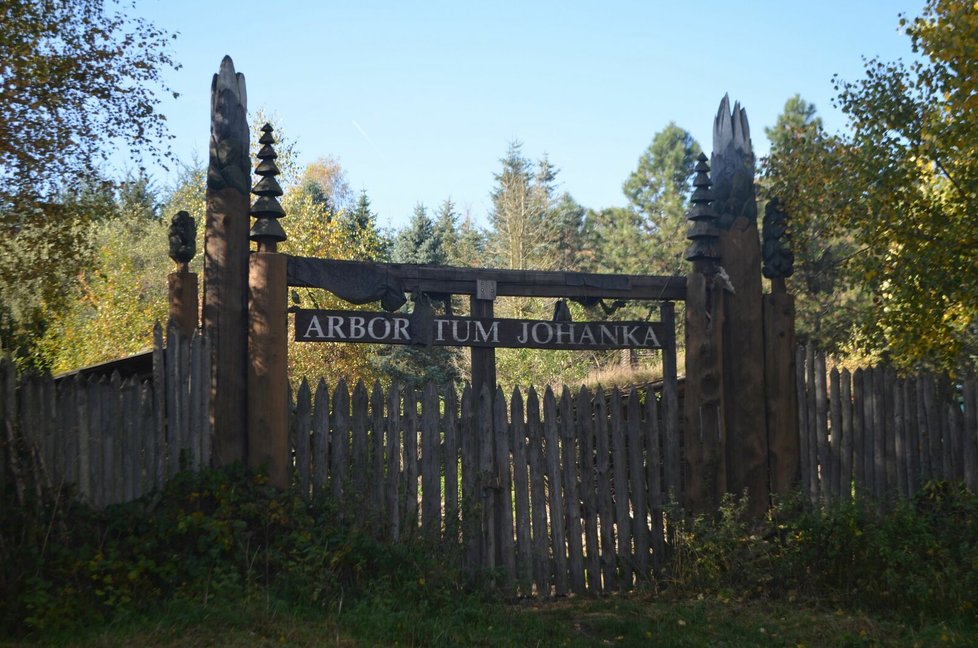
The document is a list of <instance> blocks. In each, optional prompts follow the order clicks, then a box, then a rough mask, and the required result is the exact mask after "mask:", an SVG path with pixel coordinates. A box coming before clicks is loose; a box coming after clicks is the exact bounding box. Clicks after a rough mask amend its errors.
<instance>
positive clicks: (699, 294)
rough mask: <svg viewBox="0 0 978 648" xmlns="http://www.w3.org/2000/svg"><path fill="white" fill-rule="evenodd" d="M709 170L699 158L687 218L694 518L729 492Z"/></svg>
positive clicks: (687, 435) (688, 437) (687, 408)
mask: <svg viewBox="0 0 978 648" xmlns="http://www.w3.org/2000/svg"><path fill="white" fill-rule="evenodd" d="M709 171H710V167H709V165H708V164H707V162H706V156H705V155H703V154H702V153H701V154H700V157H699V160H698V161H697V163H696V177H695V178H694V180H693V187H694V188H695V189H694V191H693V195H692V197H691V199H690V202H691V203H692V206H691V207H690V210H689V214H688V215H687V219H688V220H689V221H690V224H689V232H688V234H687V235H686V238H688V239H690V244H689V247H687V248H686V254H685V257H686V260H687V261H691V262H692V263H693V269H692V272H690V273H689V275H688V276H687V278H686V396H685V400H684V412H683V416H684V423H685V424H684V426H683V429H684V440H685V446H686V455H685V468H686V470H685V472H686V478H685V481H684V489H683V492H684V496H685V497H684V500H683V503H684V505H685V507H686V509H687V510H688V511H689V512H692V513H712V512H714V511H716V506H717V504H718V503H719V501H720V495H721V494H722V493H723V492H724V491H725V490H726V487H727V483H726V482H727V479H726V471H727V467H726V456H725V454H724V441H725V438H726V421H725V418H724V411H725V410H724V393H723V385H722V380H721V375H722V368H723V367H722V365H723V362H722V360H723V356H722V353H723V336H722V333H723V298H724V288H723V285H722V282H720V281H718V276H717V270H718V265H717V264H718V262H719V260H720V248H719V243H718V239H719V231H718V230H717V226H716V220H717V219H716V213H715V212H714V211H713V207H712V206H711V205H712V202H713V192H712V191H711V189H710V185H711V182H710V176H709Z"/></svg>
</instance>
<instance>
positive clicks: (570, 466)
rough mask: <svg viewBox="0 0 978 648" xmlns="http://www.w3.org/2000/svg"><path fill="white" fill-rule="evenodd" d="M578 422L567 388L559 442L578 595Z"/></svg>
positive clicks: (572, 585)
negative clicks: (561, 449) (561, 452)
mask: <svg viewBox="0 0 978 648" xmlns="http://www.w3.org/2000/svg"><path fill="white" fill-rule="evenodd" d="M580 416H581V413H580V412H578V421H576V422H575V417H574V404H573V401H572V399H571V393H570V389H568V388H567V387H564V389H563V390H562V392H561V395H560V440H561V444H562V445H563V459H564V475H563V480H564V511H565V516H566V518H565V519H566V520H567V568H568V570H569V573H570V588H571V591H573V592H574V593H575V594H583V593H584V540H583V537H582V535H581V499H580V493H579V489H578V474H579V472H580V466H581V464H580V460H579V459H578V439H579V438H580V436H579V430H580V427H581V426H580V422H579V417H580Z"/></svg>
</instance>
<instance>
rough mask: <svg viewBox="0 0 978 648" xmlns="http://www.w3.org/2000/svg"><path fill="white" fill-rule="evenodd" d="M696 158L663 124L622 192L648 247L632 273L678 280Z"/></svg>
mask: <svg viewBox="0 0 978 648" xmlns="http://www.w3.org/2000/svg"><path fill="white" fill-rule="evenodd" d="M700 152H701V149H700V145H699V144H698V143H697V142H696V140H695V139H694V138H693V136H692V135H691V134H690V133H689V132H688V131H686V130H683V129H682V128H680V127H679V126H677V125H676V124H675V123H673V122H669V124H668V125H667V126H666V127H665V128H664V129H662V130H661V131H659V132H658V133H656V134H655V135H654V136H653V138H652V142H651V144H649V147H648V148H647V149H646V150H645V152H644V153H642V155H641V157H639V160H638V167H637V168H636V169H635V170H634V171H633V172H632V173H631V174H630V175H629V176H628V179H627V180H626V181H625V183H624V185H623V186H622V191H624V192H625V196H626V197H627V198H628V202H629V205H630V207H631V209H632V210H634V211H635V212H636V213H637V214H638V215H639V216H640V217H641V220H642V227H643V228H644V229H645V232H646V236H648V237H649V239H650V243H651V249H650V254H651V257H650V258H649V259H648V263H642V262H641V261H639V260H637V259H636V262H635V263H634V264H633V267H634V268H635V269H634V270H633V271H636V272H649V273H653V274H678V273H679V271H680V269H681V268H682V265H683V251H684V250H685V248H686V244H687V241H686V237H685V231H686V206H687V202H688V199H689V192H690V189H691V187H690V184H689V183H690V179H691V178H692V177H693V166H694V165H695V164H696V157H697V156H698V155H699V154H700Z"/></svg>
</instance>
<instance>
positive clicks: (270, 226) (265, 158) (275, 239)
mask: <svg viewBox="0 0 978 648" xmlns="http://www.w3.org/2000/svg"><path fill="white" fill-rule="evenodd" d="M272 130H273V129H272V126H271V124H265V125H264V126H262V128H261V133H262V134H261V138H259V140H258V143H259V144H261V145H262V146H261V149H260V150H259V151H258V155H257V157H258V159H259V160H260V162H259V163H258V166H257V167H255V174H257V175H260V176H261V180H259V181H258V184H256V185H255V187H254V188H253V189H252V190H251V193H253V194H255V195H256V196H258V198H256V199H255V204H254V205H252V207H251V215H252V216H254V217H255V224H254V225H253V226H252V228H251V235H250V236H249V238H250V239H251V240H252V241H256V242H257V243H258V251H259V252H275V251H276V246H277V244H278V243H279V242H281V241H284V240H285V239H286V236H285V230H284V229H282V225H281V224H280V223H279V222H278V219H280V218H282V217H283V216H285V210H284V209H282V205H281V204H279V202H278V197H279V196H281V195H282V187H280V186H279V184H278V180H276V179H275V176H277V175H278V174H279V173H280V172H279V170H278V166H277V165H276V164H275V159H276V158H277V157H278V154H277V153H276V152H275V149H274V147H272V144H274V143H275V137H274V136H273V135H272Z"/></svg>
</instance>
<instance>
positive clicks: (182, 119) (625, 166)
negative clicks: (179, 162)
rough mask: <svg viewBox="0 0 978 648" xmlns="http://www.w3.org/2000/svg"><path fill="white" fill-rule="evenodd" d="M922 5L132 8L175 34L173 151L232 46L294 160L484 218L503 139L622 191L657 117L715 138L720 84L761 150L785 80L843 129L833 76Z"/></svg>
mask: <svg viewBox="0 0 978 648" xmlns="http://www.w3.org/2000/svg"><path fill="white" fill-rule="evenodd" d="M922 4H923V0H918V1H917V2H908V1H907V0H859V1H856V0H850V1H844V0H823V1H821V2H793V1H789V0H781V1H767V0H758V1H752V2H731V1H729V0H727V1H722V2H721V1H713V0H701V1H699V2H695V3H694V2H679V1H678V0H672V1H671V2H660V1H657V0H656V1H647V2H636V1H618V0H604V1H602V2H597V1H594V2H577V1H573V0H564V1H563V2H549V1H547V2H543V1H541V2H530V1H529V0H524V1H523V2H509V1H503V0H498V1H496V2H491V3H476V2H462V1H461V0H458V1H456V2H410V1H408V0H400V1H397V2H385V1H379V0H375V1H371V0H360V1H357V2H337V1H332V2H300V1H288V0H282V1H278V2H267V1H266V2H253V1H251V0H237V1H235V2H214V1H212V0H196V1H194V2H191V1H187V0H139V1H138V2H137V12H138V13H140V14H141V15H143V16H145V17H147V18H150V19H151V20H153V21H154V22H156V23H157V24H158V25H160V26H161V27H164V28H166V29H168V30H170V31H175V32H178V34H179V36H178V38H177V40H176V41H175V42H174V45H173V53H174V55H175V58H176V59H177V60H178V61H180V62H181V63H182V64H183V68H182V69H181V70H179V71H177V72H173V73H170V74H168V76H167V80H168V82H169V83H170V85H171V87H172V88H173V90H175V91H177V92H179V93H180V95H181V96H180V98H179V99H177V100H175V101H170V100H168V101H166V102H165V103H164V105H163V107H162V110H163V112H164V113H165V114H166V115H167V117H168V119H169V122H170V126H171V131H172V133H173V134H174V135H175V136H176V139H175V140H174V142H173V147H174V151H175V152H176V154H177V155H178V156H179V157H180V158H181V159H183V160H187V161H189V160H190V159H191V158H192V157H193V156H194V155H195V154H196V156H197V157H198V159H201V160H205V161H206V155H207V138H208V134H209V112H210V107H209V92H210V83H211V77H212V75H213V74H214V73H215V72H216V71H217V68H218V66H219V64H220V61H221V59H222V57H223V56H224V55H225V54H229V55H230V56H231V57H232V58H233V59H234V63H235V66H236V68H237V70H238V71H239V72H242V73H244V75H245V77H246V79H247V86H248V105H249V111H250V112H251V113H254V111H256V110H257V109H259V108H262V109H264V110H265V111H266V112H269V113H271V114H273V115H275V116H276V118H277V119H278V121H279V122H280V123H281V124H282V126H283V128H284V129H285V132H286V134H287V135H288V136H289V137H290V138H292V139H294V140H296V142H297V146H298V149H299V154H300V160H299V161H300V163H303V164H304V163H308V162H311V161H313V160H315V159H316V158H318V157H320V156H324V155H332V156H335V157H336V158H338V159H339V161H340V163H341V164H342V166H343V167H344V169H345V170H346V172H347V175H348V178H349V180H350V183H351V185H352V187H353V188H354V190H356V191H359V190H360V189H361V188H363V189H366V190H367V193H368V195H369V197H370V199H371V201H372V203H373V207H374V209H375V211H376V212H377V213H378V215H379V220H380V224H381V225H383V226H388V227H399V226H401V225H402V224H404V223H405V222H406V220H407V219H408V218H409V217H410V215H411V213H412V210H413V208H414V205H415V204H417V203H418V202H422V203H424V204H425V205H428V206H430V207H435V206H436V205H437V204H439V203H440V202H441V201H443V200H444V199H445V198H448V197H451V198H452V199H453V200H454V201H455V203H456V204H457V206H458V208H459V209H460V210H461V211H468V212H469V213H471V215H472V216H473V217H474V218H475V219H476V220H477V221H478V222H480V223H485V217H486V214H487V213H488V211H489V206H490V200H489V192H490V190H491V188H492V183H493V173H494V172H496V171H497V170H498V168H499V158H500V157H502V156H503V154H504V153H505V151H506V149H507V147H508V145H509V143H510V142H511V141H513V140H519V141H521V142H523V151H524V153H525V154H526V155H527V156H528V157H531V158H533V159H536V158H538V157H540V156H541V155H543V154H545V153H546V154H547V155H548V156H549V158H550V160H551V162H552V163H553V164H554V165H556V166H557V167H558V168H559V169H560V174H559V176H558V181H559V182H560V184H561V188H562V189H563V190H566V191H568V192H570V193H571V194H572V195H573V196H574V198H576V199H577V200H578V202H580V203H581V204H583V205H585V206H587V207H594V208H600V207H607V206H613V205H623V204H624V203H625V199H624V197H623V195H622V193H621V185H622V182H624V180H625V179H626V177H627V176H628V174H629V173H630V172H631V171H632V170H633V169H634V168H635V166H636V163H637V160H638V158H639V156H640V155H641V153H642V152H643V151H644V150H645V148H646V147H647V146H648V144H649V142H650V141H651V139H652V136H653V135H654V134H655V133H656V132H657V131H659V130H661V129H662V128H663V127H665V126H666V125H667V124H668V123H669V122H670V121H675V122H676V123H677V124H679V125H680V126H682V127H683V128H686V129H687V130H689V131H690V132H691V133H692V134H693V135H694V137H696V139H697V140H698V141H699V142H700V144H701V145H702V146H703V147H704V148H705V149H707V150H709V149H710V148H711V138H712V125H713V117H714V115H715V114H716V110H717V106H718V104H719V101H720V99H721V98H722V97H723V95H724V93H729V94H730V97H731V99H732V100H735V101H740V102H741V104H742V105H743V106H745V108H746V109H747V114H748V117H749V119H750V125H751V131H752V139H753V141H754V147H755V150H756V151H757V152H758V153H759V154H763V153H764V152H765V151H766V150H767V140H766V138H765V137H764V127H765V126H770V125H772V124H773V123H774V121H775V119H776V117H777V115H778V114H779V113H780V112H781V109H782V108H783V107H784V102H785V100H786V99H787V98H788V97H790V96H792V95H793V94H795V93H800V94H801V95H802V96H803V97H804V98H805V99H807V100H808V101H810V102H813V103H814V104H815V105H816V106H817V107H818V109H819V113H820V114H821V116H822V117H823V119H824V120H825V122H826V125H827V127H828V128H829V130H831V131H836V130H840V129H842V128H844V126H845V122H844V119H843V116H842V115H841V114H840V113H839V112H838V111H836V110H835V109H834V108H833V107H832V98H833V96H834V95H835V92H834V90H833V84H832V76H833V74H839V75H840V76H841V77H842V78H844V79H850V80H855V79H858V78H859V77H860V76H861V71H862V69H863V68H862V59H861V57H863V56H866V57H871V56H879V57H881V58H883V59H885V60H895V59H897V58H904V59H907V58H908V57H910V56H911V51H910V43H909V39H908V38H907V37H906V36H904V35H903V34H902V33H900V32H899V31H898V25H897V21H898V14H899V13H900V12H905V13H907V14H909V15H910V16H914V15H916V14H917V13H919V11H920V8H921V6H922ZM151 172H152V170H151ZM155 175H156V177H157V178H159V179H160V180H161V181H162V182H164V183H165V182H167V181H169V180H170V178H169V177H168V176H166V174H164V173H163V172H161V171H159V172H156V174H155Z"/></svg>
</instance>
